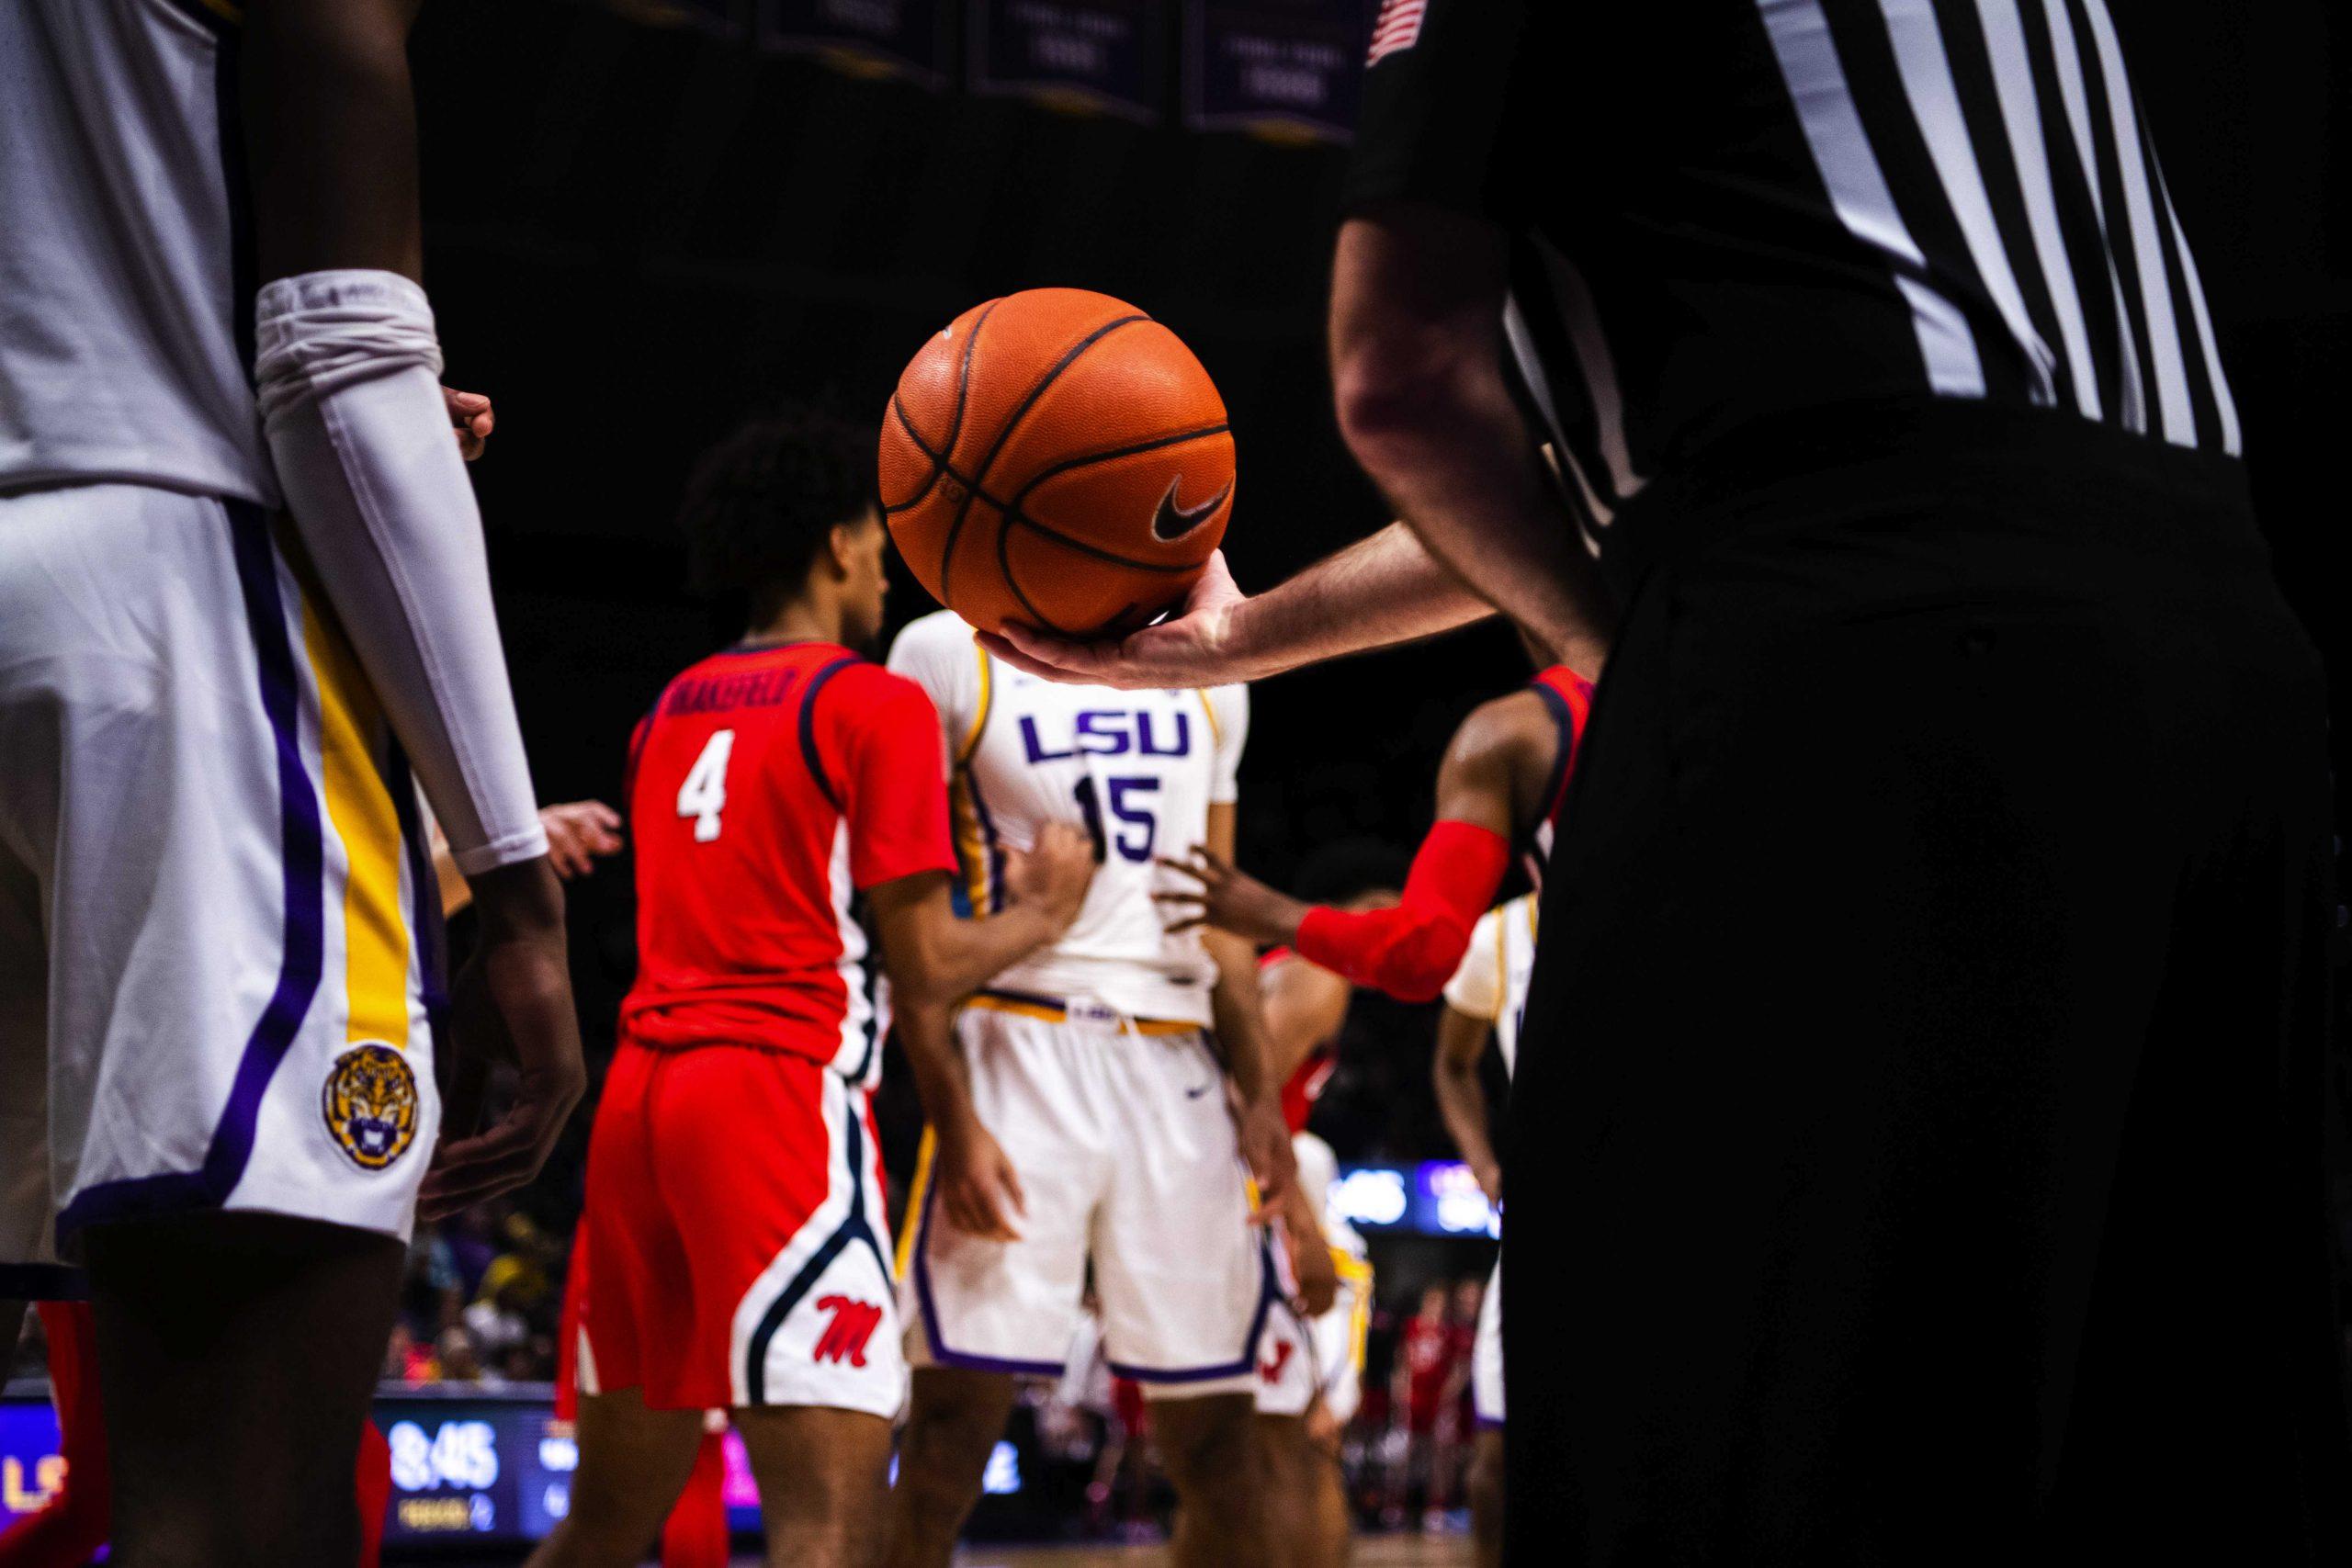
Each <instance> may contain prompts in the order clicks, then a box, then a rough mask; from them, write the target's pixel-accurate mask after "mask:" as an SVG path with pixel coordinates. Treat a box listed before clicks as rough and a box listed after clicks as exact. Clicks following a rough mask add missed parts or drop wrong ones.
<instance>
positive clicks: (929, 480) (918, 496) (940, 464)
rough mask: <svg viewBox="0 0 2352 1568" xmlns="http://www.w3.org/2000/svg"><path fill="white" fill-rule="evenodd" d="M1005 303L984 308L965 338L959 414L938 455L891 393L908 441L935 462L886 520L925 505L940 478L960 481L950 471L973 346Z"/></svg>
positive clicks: (886, 509)
mask: <svg viewBox="0 0 2352 1568" xmlns="http://www.w3.org/2000/svg"><path fill="white" fill-rule="evenodd" d="M1002 303H1003V301H1002V300H1001V299H991V300H989V302H988V303H987V304H985V305H983V306H981V307H980V313H979V314H978V316H976V317H974V318H973V319H972V330H971V331H970V332H968V333H965V334H964V357H963V359H962V361H961V363H960V364H959V365H958V366H957V367H956V412H953V413H951V414H949V415H948V416H947V445H946V446H944V448H942V449H941V450H939V451H937V452H934V451H933V450H932V449H931V446H930V444H929V443H928V442H926V441H924V440H923V438H922V431H920V430H917V429H916V428H915V422H914V421H913V420H911V419H909V418H908V417H907V411H906V410H905V409H903V408H901V407H900V406H899V394H898V393H897V392H896V391H895V390H894V391H892V392H891V394H890V412H892V413H894V414H897V415H898V416H899V425H900V427H901V428H903V429H904V430H905V431H906V433H907V439H908V440H910V441H911V442H913V443H914V444H915V450H916V451H918V452H920V453H922V455H923V456H924V457H928V458H930V459H931V472H930V474H929V475H928V476H926V477H925V478H924V479H923V481H922V483H921V484H920V485H917V486H916V487H915V492H914V494H912V495H910V496H909V497H908V498H907V499H906V500H904V501H902V502H899V503H898V504H897V505H896V506H885V507H884V508H883V509H882V515H883V516H885V517H891V516H895V515H897V514H898V513H901V512H904V511H906V510H908V509H909V508H910V507H914V506H920V505H922V501H923V498H924V497H925V496H927V495H929V494H930V493H931V492H932V489H933V486H935V485H937V484H938V483H939V476H940V474H941V473H942V472H945V473H946V474H948V475H949V477H951V478H953V477H956V476H955V470H954V469H953V468H949V467H948V463H949V459H951V458H953V457H955V455H956V436H957V435H958V434H961V433H962V431H963V429H964V401H965V400H966V399H967V397H969V396H970V395H971V386H972V345H973V344H976V343H978V342H979V341H980V329H981V328H982V327H984V326H986V325H988V321H989V312H991V311H993V310H995V309H996V308H997V307H998V306H999V305H1001V304H1002Z"/></svg>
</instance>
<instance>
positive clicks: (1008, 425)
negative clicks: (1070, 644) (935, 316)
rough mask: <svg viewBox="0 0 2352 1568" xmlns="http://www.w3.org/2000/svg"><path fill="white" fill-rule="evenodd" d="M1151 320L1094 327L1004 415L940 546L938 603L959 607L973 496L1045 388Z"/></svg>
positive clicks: (1135, 318) (976, 333) (1118, 321)
mask: <svg viewBox="0 0 2352 1568" xmlns="http://www.w3.org/2000/svg"><path fill="white" fill-rule="evenodd" d="M1149 320H1151V318H1150V317H1149V316H1147V315H1145V314H1143V313H1142V312H1141V311H1137V312H1136V314H1134V315H1132V316H1120V317H1118V318H1116V319H1114V320H1113V321H1105V322H1103V324H1102V325H1101V326H1099V327H1097V328H1095V329H1094V330H1093V331H1092V332H1091V333H1087V334H1086V335H1085V336H1084V337H1082V338H1080V339H1079V340H1078V341H1077V342H1076V343H1074V344H1070V345H1069V348H1068V349H1066V350H1064V351H1063V353H1062V356H1061V358H1059V359H1057V360H1056V361H1055V362H1054V365H1053V367H1052V368H1051V369H1049V370H1047V371H1046V373H1045V374H1044V375H1043V376H1041V377H1039V378H1037V383H1036V385H1035V386H1033V387H1031V388H1030V389H1029V390H1028V391H1027V392H1026V393H1025V394H1023V397H1022V399H1021V401H1020V402H1019V403H1018V404H1016V405H1014V407H1013V410H1012V413H1010V414H1008V415H1007V416H1005V421H1004V423H1002V424H1001V425H999V426H998V427H997V433H996V440H995V442H994V443H993V444H992V445H991V446H989V455H988V456H987V457H983V458H981V459H980V466H979V467H978V468H976V469H974V470H973V473H972V478H973V480H974V483H973V484H971V485H967V486H966V487H965V490H964V500H963V502H962V504H960V505H958V506H957V507H956V517H955V521H953V522H951V523H949V524H948V525H947V542H946V543H945V544H944V545H943V546H941V547H940V550H939V602H940V603H941V604H944V605H946V606H947V608H949V609H951V610H952V609H954V608H955V607H956V605H955V604H954V602H953V601H952V600H950V599H949V598H948V596H947V580H948V577H949V575H950V574H951V573H952V572H954V570H955V569H956V540H957V539H959V538H961V537H962V536H963V533H964V520H965V519H966V518H967V517H969V516H970V515H971V513H972V497H973V496H975V495H977V494H978V487H979V485H981V484H985V483H986V482H987V481H988V477H989V468H992V467H993V466H994V465H995V463H996V460H997V458H998V457H999V456H1001V454H1002V453H1003V451H1004V445H1005V443H1006V442H1008V441H1010V440H1012V433H1013V432H1014V431H1015V430H1018V429H1019V428H1021V422H1022V421H1023V419H1025V418H1027V417H1028V414H1029V411H1030V410H1031V409H1033V408H1035V407H1036V406H1037V400H1038V399H1039V398H1042V397H1044V396H1045V395H1046V388H1048V387H1050V386H1052V385H1053V384H1054V382H1055V381H1056V380H1057V379H1058V378H1060V376H1061V373H1062V372H1063V371H1065V370H1067V369H1069V367H1071V366H1072V365H1074V364H1076V363H1077V362H1078V358H1079V355H1082V354H1084V353H1085V352H1086V351H1087V350H1088V349H1090V348H1092V347H1093V346H1094V345H1095V344H1098V343H1100V342H1102V341H1103V339H1104V338H1106V337H1109V336H1110V335H1111V334H1112V333H1114V332H1117V331H1118V330H1119V329H1120V328H1121V327H1127V326H1133V325H1134V324H1135V323H1136V322H1137V321H1149ZM979 335H980V333H979V325H978V322H975V323H973V328H972V336H973V338H974V339H976V340H977V339H978V337H979ZM964 362H965V366H966V368H967V370H968V369H969V367H970V365H971V348H970V345H969V344H967V345H966V347H965V355H964ZM958 412H959V413H960V412H961V410H960V409H959V410H958ZM949 450H951V451H953V450H954V448H953V447H950V448H949ZM989 504H990V505H995V504H996V503H995V502H989ZM997 510H998V511H999V513H1003V511H1004V509H1003V508H1002V507H1001V506H999V507H998V508H997Z"/></svg>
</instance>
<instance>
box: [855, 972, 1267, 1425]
mask: <svg viewBox="0 0 2352 1568" xmlns="http://www.w3.org/2000/svg"><path fill="white" fill-rule="evenodd" d="M957 1032H958V1034H959V1037H960V1042H961V1044H962V1048H963V1051H964V1055H965V1060H966V1062H967V1064H968V1066H969V1067H970V1072H971V1080H972V1100H973V1106H974V1109H975V1110H976V1111H978V1113H979V1118H980V1121H981V1122H982V1124H983V1125H985V1126H986V1127H987V1128H988V1130H989V1133H990V1134H993V1135H994V1136H995V1138H996V1141H997V1142H998V1143H999V1144H1000V1145H1002V1147H1003V1149H1004V1152H1005V1154H1006V1156H1008V1157H1009V1158H1010V1159H1011V1160H1012V1165H1013V1168H1014V1170H1015V1171H1016V1172H1017V1173H1018V1174H1019V1176H1020V1179H1021V1186H1022V1190H1023V1194H1024V1196H1025V1198H1026V1208H1025V1211H1024V1212H1023V1213H1020V1214H1019V1215H1016V1216H1014V1218H1013V1226H1014V1228H1015V1229H1016V1230H1018V1231H1019V1232H1020V1233H1021V1238H1020V1239H1019V1240H1018V1241H1012V1242H994V1241H983V1240H980V1239H978V1238H976V1237H973V1236H969V1235H964V1234H962V1233H960V1232H958V1231H956V1229H955V1228H954V1227H953V1226H952V1225H950V1224H947V1222H946V1219H945V1217H944V1215H943V1214H941V1213H939V1212H938V1206H937V1205H936V1203H934V1202H933V1199H932V1194H931V1192H930V1190H929V1189H930V1183H929V1181H928V1179H927V1178H928V1174H929V1169H928V1168H929V1157H928V1156H929V1143H928V1139H926V1143H925V1158H924V1161H923V1168H922V1169H919V1170H918V1172H917V1174H916V1178H915V1184H916V1185H915V1191H914V1193H913V1195H912V1198H911V1200H910V1204H909V1209H908V1219H907V1224H906V1239H905V1241H904V1242H903V1243H902V1257H901V1261H900V1266H899V1278H900V1284H899V1292H900V1300H901V1303H902V1306H903V1310H904V1313H905V1315H906V1317H907V1320H908V1330H907V1337H908V1359H909V1361H910V1362H911V1363H912V1364H914V1365H916V1366H918V1367H920V1366H926V1365H931V1366H952V1367H969V1368H973V1369H975V1370H978V1371H995V1372H1009V1373H1013V1374H1016V1375H1019V1376H1024V1377H1056V1376H1058V1375H1059V1374H1060V1372H1061V1371H1062V1359H1063V1357H1064V1355H1065V1354H1066V1353H1067V1351H1068V1350H1069V1345H1070V1341H1071V1337H1072V1335H1073V1333H1074V1332H1075V1330H1076V1328H1077V1325H1078V1314H1079V1310H1080V1300H1081V1298H1082V1296H1083V1295H1084V1292H1085V1288H1086V1280H1087V1265H1088V1263H1089V1261H1090V1260H1091V1262H1092V1264H1093V1278H1094V1288H1095V1293H1096V1295H1097V1296H1098V1297H1099V1298H1100V1301H1101V1303H1102V1314H1103V1342H1104V1345H1105V1347H1106V1348H1107V1351H1108V1356H1109V1359H1110V1363H1111V1370H1112V1371H1114V1372H1116V1373H1117V1374H1119V1375H1120V1376H1122V1377H1128V1378H1133V1379H1135V1380H1136V1382H1140V1383H1141V1384H1142V1385H1143V1387H1144V1391H1145V1393H1148V1394H1149V1395H1151V1396H1152V1397H1154V1398H1160V1399H1170V1398H1184V1397H1196V1396H1199V1395H1203V1394H1211V1393H1249V1392H1251V1391H1252V1390H1254V1389H1255V1388H1256V1386H1257V1364H1256V1350H1257V1346H1258V1341H1259V1336H1260V1333H1261V1330H1262V1328H1263V1326H1264V1323H1265V1318H1266V1314H1267V1313H1268V1312H1269V1310H1270V1309H1271V1308H1272V1304H1273V1301H1274V1290H1273V1273H1272V1261H1271V1258H1270V1255H1269V1250H1268V1245H1267V1240H1266V1236H1265V1233H1264V1231H1263V1230H1262V1229H1261V1228H1260V1227H1256V1226H1252V1225H1251V1224H1250V1223H1249V1219H1250V1194H1249V1187H1248V1181H1247V1177H1246V1174H1245V1172H1244V1170H1243V1168H1242V1165H1241V1158H1240V1150H1239V1145H1238V1142H1237V1140H1236V1138H1235V1135H1234V1129H1233V1120H1232V1117H1231V1115H1230V1113H1229V1112H1228V1111H1227V1109H1226V1091H1225V1077H1224V1073H1223V1070H1222V1068H1221V1067H1220V1066H1218V1063H1217V1060H1216V1056H1215V1055H1213V1054H1212V1052H1211V1050H1210V1048H1209V1043H1208V1039H1207V1036H1206V1034H1205V1033H1204V1032H1203V1031H1201V1030H1200V1029H1197V1028H1193V1027H1190V1026H1184V1027H1178V1026H1172V1025H1164V1024H1149V1023H1146V1024H1138V1023H1137V1022H1136V1021H1133V1020H1124V1019H1121V1018H1120V1017H1119V1016H1118V1015H1116V1014H1114V1013H1111V1012H1109V1011H1107V1010H1102V1009H1098V1008H1093V1007H1091V1006H1089V1005H1086V1004H1065V1003H1063V1002H1061V1001H1059V1000H1058V999H1051V1000H1049V999H1047V998H1028V997H1011V996H1006V995H1003V994H991V993H983V994H982V995H981V996H979V997H978V998H974V999H973V1002H972V1004H971V1005H970V1006H969V1007H967V1008H966V1009H965V1010H964V1013H963V1017H962V1020H961V1021H960V1022H959V1024H958V1028H957Z"/></svg>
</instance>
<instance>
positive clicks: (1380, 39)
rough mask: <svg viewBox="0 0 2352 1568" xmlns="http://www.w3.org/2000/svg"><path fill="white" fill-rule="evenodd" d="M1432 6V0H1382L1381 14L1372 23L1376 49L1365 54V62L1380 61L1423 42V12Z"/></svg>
mask: <svg viewBox="0 0 2352 1568" xmlns="http://www.w3.org/2000/svg"><path fill="white" fill-rule="evenodd" d="M1428 9H1429V0H1381V5H1380V16H1379V17H1378V18H1377V19H1375V20H1374V22H1373V24H1372V51H1371V52H1370V53H1369V54H1367V55H1366V56H1365V57H1364V64H1366V65H1367V66H1372V65H1377V64H1379V63H1380V62H1382V61H1383V60H1385V59H1387V58H1388V56H1390V55H1392V54H1394V53H1396V52H1397V51H1398V50H1400V49H1410V48H1412V47H1413V45H1415V44H1417V43H1419V41H1420V39H1421V13H1422V12H1424V11H1426V10H1428Z"/></svg>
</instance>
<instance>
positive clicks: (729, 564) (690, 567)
mask: <svg viewBox="0 0 2352 1568" xmlns="http://www.w3.org/2000/svg"><path fill="white" fill-rule="evenodd" d="M874 446H875V434H874V432H873V431H871V430H869V429H865V428H862V427H860V426H858V425H856V424H854V423H851V422H850V421H848V420H844V419H841V418H838V417H836V416H834V415H832V414H829V413H820V412H816V411H813V410H809V409H784V410H779V411H777V412H773V413H765V414H761V415H758V416H757V417H755V418H752V419H750V420H747V421H745V422H744V423H742V424H741V425H739V426H738V427H736V429H735V431H734V432H733V434H729V436H728V437H727V439H725V440H724V441H721V442H720V443H719V444H718V446H713V447H712V448H711V449H710V450H709V451H707V452H706V453H704V454H703V455H702V457H701V458H700V460H699V461H697V462H696V463H695V469H694V474H693V476H692V477H691V478H690V479H687V480H686V493H685V499H684V501H683V502H680V503H679V506H678V526H679V528H680V529H681V530H682V531H683V532H684V534H685V536H686V575H687V580H688V581H689V583H690V584H691V585H692V586H693V588H694V589H695V592H699V593H705V594H708V595H710V596H712V597H714V598H721V599H726V598H732V597H734V596H736V595H739V594H741V595H743V596H745V597H747V598H748V599H749V600H750V601H751V609H752V615H753V617H754V618H755V619H756V618H761V617H764V616H766V615H773V614H774V613H775V610H776V608H777V607H778V606H779V605H781V604H783V603H784V601H786V599H789V598H790V597H792V595H794V594H796V593H797V592H800V590H801V587H802V586H803V585H804V584H805V583H806V582H807V581H809V568H810V567H811V566H812V565H813V564H814V563H815V561H816V559H817V549H818V547H819V546H820V544H822V543H823V542H824V539H825V536H826V535H827V534H828V533H830V532H831V530H832V528H833V527H834V526H835V525H837V524H842V523H848V522H852V521H854V520H855V519H857V518H858V517H860V516H863V515H864V514H865V512H866V511H867V509H869V508H870V507H873V506H875V505H876V495H875V479H874Z"/></svg>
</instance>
